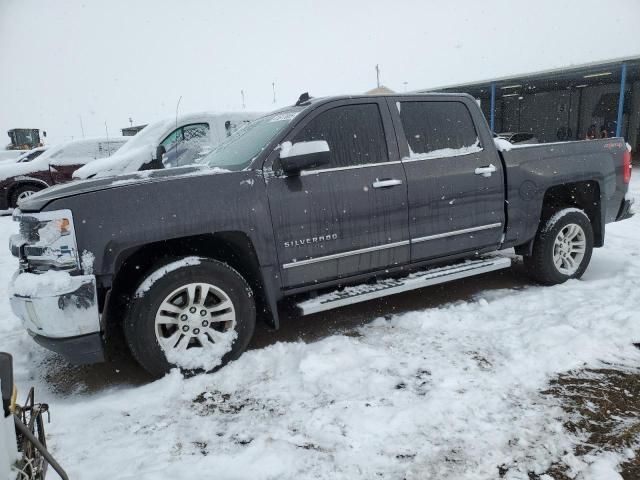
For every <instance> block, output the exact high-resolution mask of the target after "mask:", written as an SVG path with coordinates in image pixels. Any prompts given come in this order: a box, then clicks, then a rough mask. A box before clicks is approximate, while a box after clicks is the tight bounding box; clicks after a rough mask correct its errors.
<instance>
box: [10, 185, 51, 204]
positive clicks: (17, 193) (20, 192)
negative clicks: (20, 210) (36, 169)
mask: <svg viewBox="0 0 640 480" xmlns="http://www.w3.org/2000/svg"><path fill="white" fill-rule="evenodd" d="M42 188H43V187H41V186H39V185H33V184H27V185H20V186H18V187H16V188H15V189H14V190H13V192H12V193H11V199H10V204H9V206H10V207H11V208H16V207H17V206H18V201H20V200H22V199H23V198H27V197H30V196H31V195H33V194H34V193H36V192H39V191H40V190H42Z"/></svg>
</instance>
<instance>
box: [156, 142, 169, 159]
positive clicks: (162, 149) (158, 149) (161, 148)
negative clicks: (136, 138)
mask: <svg viewBox="0 0 640 480" xmlns="http://www.w3.org/2000/svg"><path fill="white" fill-rule="evenodd" d="M165 153H167V149H166V148H165V147H164V145H158V146H157V147H156V160H160V161H162V156H163V155H164V154H165Z"/></svg>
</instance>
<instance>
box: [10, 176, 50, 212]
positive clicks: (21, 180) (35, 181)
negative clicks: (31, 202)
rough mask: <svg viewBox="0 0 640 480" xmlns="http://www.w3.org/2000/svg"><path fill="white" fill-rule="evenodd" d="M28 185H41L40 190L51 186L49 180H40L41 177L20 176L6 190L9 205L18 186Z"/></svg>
mask: <svg viewBox="0 0 640 480" xmlns="http://www.w3.org/2000/svg"><path fill="white" fill-rule="evenodd" d="M27 185H34V186H37V187H40V190H43V189H45V188H49V186H50V185H49V184H48V183H47V182H45V181H44V180H40V179H39V178H32V177H18V178H16V179H15V181H14V182H13V183H12V184H11V185H9V187H8V188H7V190H6V192H7V193H6V195H7V198H6V200H7V205H9V204H11V199H12V198H13V194H14V193H15V191H16V190H17V189H18V188H20V187H24V186H27Z"/></svg>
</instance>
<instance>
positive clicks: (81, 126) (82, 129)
mask: <svg viewBox="0 0 640 480" xmlns="http://www.w3.org/2000/svg"><path fill="white" fill-rule="evenodd" d="M78 118H79V119H80V130H81V131H82V138H84V125H82V115H78Z"/></svg>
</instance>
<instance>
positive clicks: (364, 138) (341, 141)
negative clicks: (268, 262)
mask: <svg viewBox="0 0 640 480" xmlns="http://www.w3.org/2000/svg"><path fill="white" fill-rule="evenodd" d="M284 140H285V141H291V142H292V143H298V142H307V141H314V140H325V141H326V142H327V143H328V144H329V148H330V151H331V152H330V155H331V160H330V164H329V165H323V166H321V167H318V168H314V169H310V170H303V171H302V172H301V173H300V175H299V176H298V175H296V176H285V175H284V174H283V173H282V172H280V171H279V169H278V167H277V165H278V157H279V152H278V150H277V149H276V151H274V152H273V153H272V154H271V156H270V157H269V159H268V160H267V163H266V166H269V165H271V164H273V166H274V173H275V176H272V177H271V178H268V180H267V193H268V198H269V207H270V210H271V216H272V222H273V230H274V235H275V238H276V243H277V252H278V258H279V262H280V271H281V276H282V281H283V285H284V286H285V287H296V286H302V285H306V284H313V283H316V282H322V281H327V280H333V279H338V278H343V277H348V276H351V275H354V274H359V273H365V272H370V271H374V270H380V269H384V268H387V267H389V266H394V265H398V264H402V263H406V262H408V261H409V232H408V225H407V213H408V212H407V186H406V185H407V184H406V178H405V175H404V169H403V167H402V164H401V162H400V159H399V156H398V151H397V145H396V143H395V137H394V136H393V126H392V124H391V120H390V116H389V111H388V107H387V104H386V102H385V101H384V99H367V100H366V101H363V100H359V101H358V100H342V101H335V102H331V103H328V104H325V105H323V106H320V107H318V108H317V109H315V110H314V111H312V112H311V113H310V114H309V116H308V117H307V118H305V119H303V120H302V121H301V123H300V124H298V125H297V126H295V127H294V129H293V130H292V132H291V133H290V134H289V135H288V136H287V137H286V138H285V139H284Z"/></svg>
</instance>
